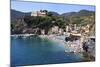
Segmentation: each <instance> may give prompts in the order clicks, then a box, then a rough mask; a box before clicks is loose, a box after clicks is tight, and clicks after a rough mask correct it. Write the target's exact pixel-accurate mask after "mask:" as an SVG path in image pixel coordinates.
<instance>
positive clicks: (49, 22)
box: [11, 10, 95, 34]
mask: <svg viewBox="0 0 100 67" xmlns="http://www.w3.org/2000/svg"><path fill="white" fill-rule="evenodd" d="M44 11H45V12H46V16H45V17H42V16H24V17H21V18H18V19H17V20H13V21H11V34H23V33H24V32H23V31H24V30H27V29H28V30H31V32H30V31H27V32H26V33H34V31H33V30H34V29H37V28H38V31H40V30H45V34H48V31H49V30H50V29H51V28H52V27H53V26H58V27H59V28H62V29H64V30H65V28H66V25H69V24H77V25H80V26H86V25H87V24H90V26H91V27H90V30H92V31H94V30H95V29H92V28H95V16H94V13H91V14H90V13H89V15H88V16H87V15H83V14H82V16H81V15H79V16H78V15H77V16H76V15H71V16H61V15H59V16H54V15H53V14H52V13H51V12H48V11H47V10H44ZM79 13H82V12H79ZM83 13H84V12H83ZM87 14H88V12H87Z"/></svg>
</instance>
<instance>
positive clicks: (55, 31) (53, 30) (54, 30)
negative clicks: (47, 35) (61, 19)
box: [51, 26, 59, 34]
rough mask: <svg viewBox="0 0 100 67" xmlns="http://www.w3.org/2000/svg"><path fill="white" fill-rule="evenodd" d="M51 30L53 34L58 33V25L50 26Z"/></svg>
mask: <svg viewBox="0 0 100 67" xmlns="http://www.w3.org/2000/svg"><path fill="white" fill-rule="evenodd" d="M51 32H52V33H53V34H58V32H59V27H58V26H54V27H52V28H51Z"/></svg>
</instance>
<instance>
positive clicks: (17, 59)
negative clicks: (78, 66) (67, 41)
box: [11, 36, 82, 67]
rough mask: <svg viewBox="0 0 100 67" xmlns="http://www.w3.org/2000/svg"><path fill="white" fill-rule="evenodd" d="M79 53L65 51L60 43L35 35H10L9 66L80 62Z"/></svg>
mask: <svg viewBox="0 0 100 67" xmlns="http://www.w3.org/2000/svg"><path fill="white" fill-rule="evenodd" d="M81 61H82V56H81V55H80V54H74V53H66V52H65V47H64V45H62V44H61V43H60V44H59V43H56V42H54V41H52V40H48V39H46V38H44V39H43V38H39V37H37V36H32V37H27V38H22V37H19V38H16V37H11V66H12V67H16V66H24V65H40V64H57V63H72V62H81Z"/></svg>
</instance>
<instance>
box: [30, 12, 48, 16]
mask: <svg viewBox="0 0 100 67" xmlns="http://www.w3.org/2000/svg"><path fill="white" fill-rule="evenodd" d="M31 16H46V12H40V11H36V12H32V13H31Z"/></svg>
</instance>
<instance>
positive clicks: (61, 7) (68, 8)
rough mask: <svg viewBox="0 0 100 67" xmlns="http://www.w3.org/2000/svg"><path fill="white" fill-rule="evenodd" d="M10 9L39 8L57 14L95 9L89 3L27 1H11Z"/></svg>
mask: <svg viewBox="0 0 100 67" xmlns="http://www.w3.org/2000/svg"><path fill="white" fill-rule="evenodd" d="M11 9H15V10H17V11H21V12H32V11H39V10H48V11H54V12H58V13H59V14H62V13H66V12H73V11H74V12H78V11H80V10H90V11H95V6H90V5H74V4H58V3H56V4H55V3H40V2H28V1H11Z"/></svg>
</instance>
